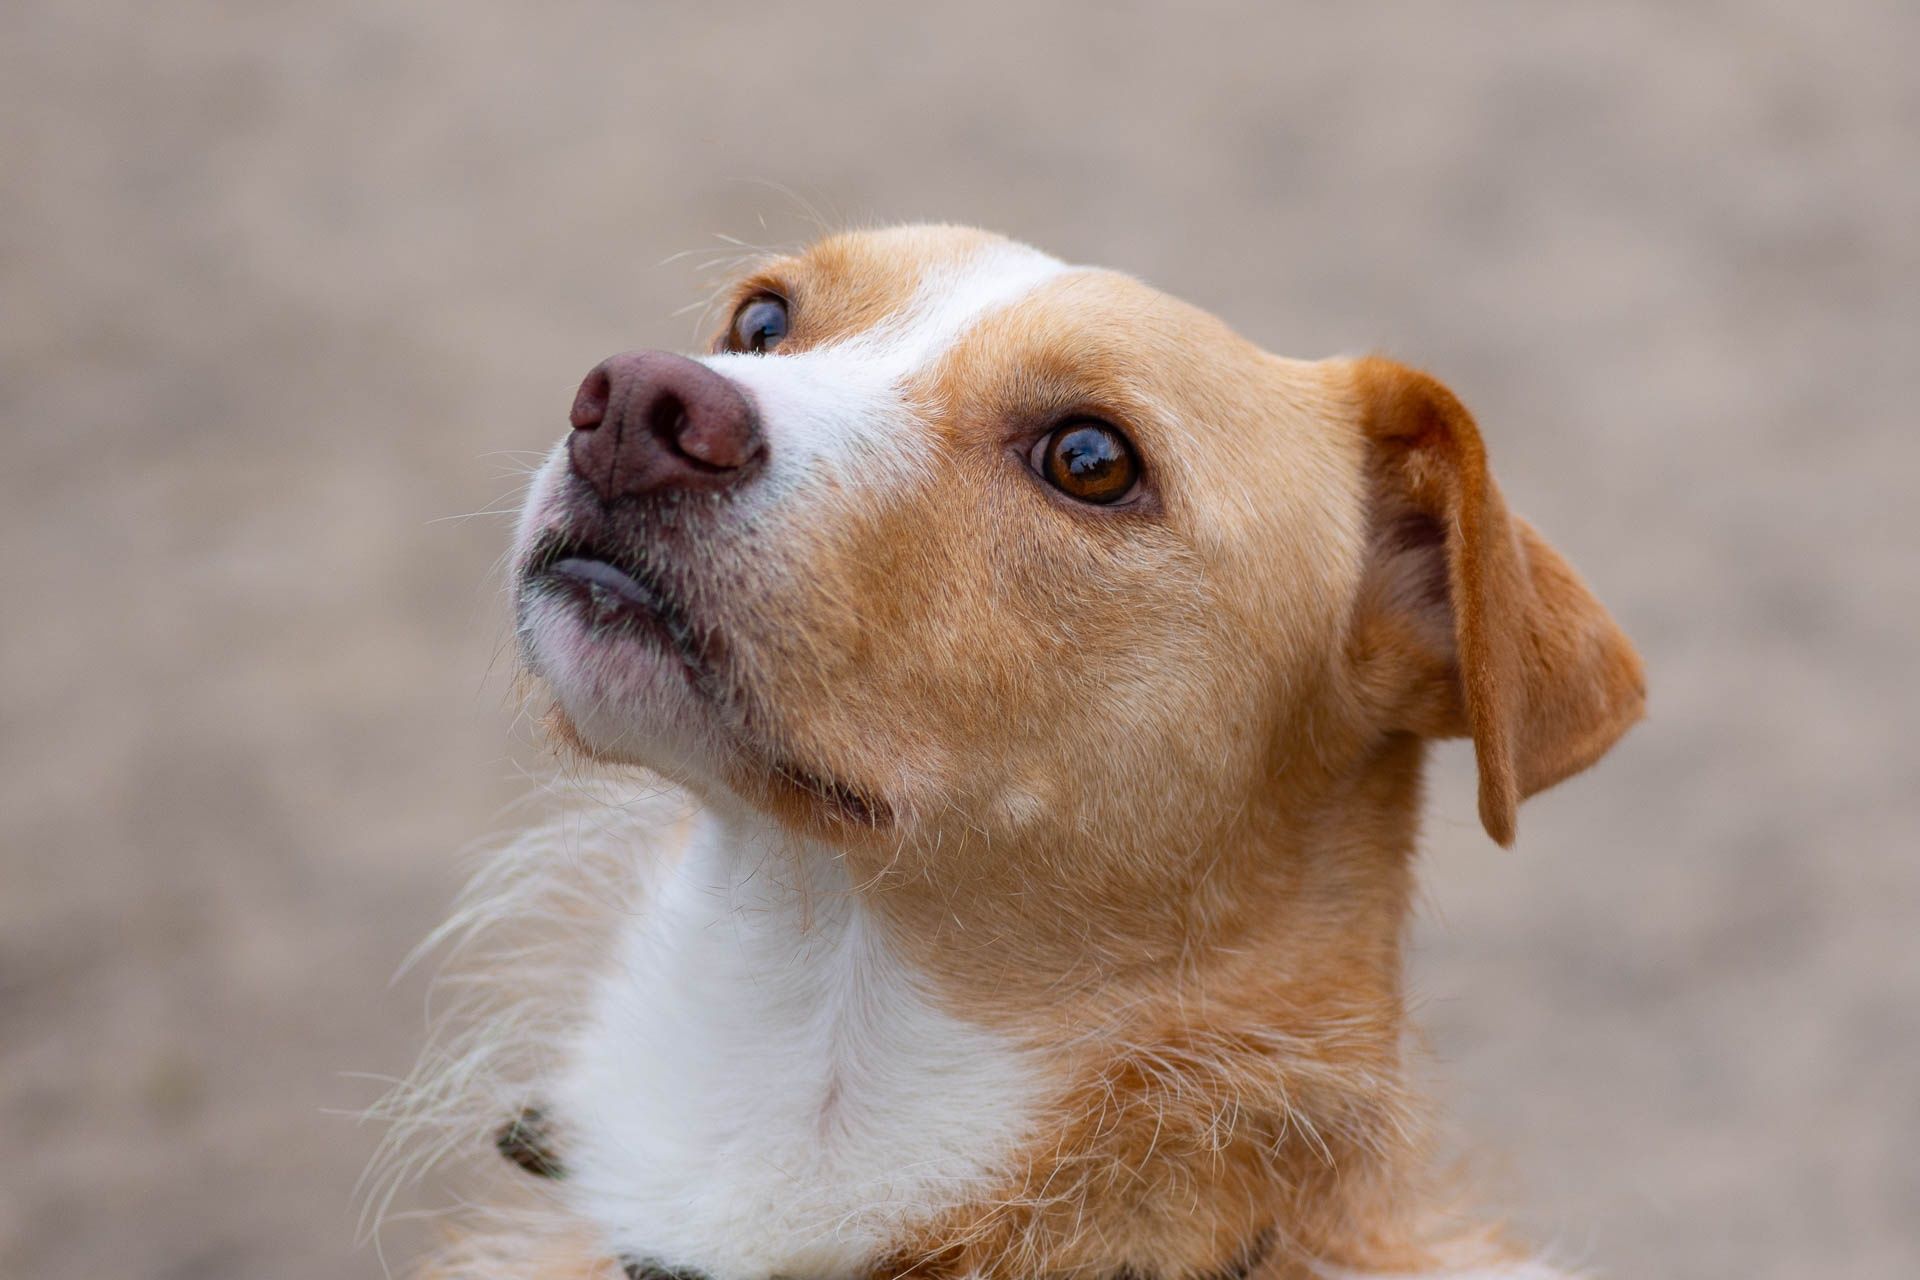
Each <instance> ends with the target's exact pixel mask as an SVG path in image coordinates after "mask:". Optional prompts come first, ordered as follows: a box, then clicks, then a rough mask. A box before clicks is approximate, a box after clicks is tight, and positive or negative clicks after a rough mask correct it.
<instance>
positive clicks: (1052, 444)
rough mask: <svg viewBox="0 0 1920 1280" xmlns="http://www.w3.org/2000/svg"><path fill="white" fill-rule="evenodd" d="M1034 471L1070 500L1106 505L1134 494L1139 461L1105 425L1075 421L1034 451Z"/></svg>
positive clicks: (1115, 432) (1126, 444)
mask: <svg viewBox="0 0 1920 1280" xmlns="http://www.w3.org/2000/svg"><path fill="white" fill-rule="evenodd" d="M1034 469H1035V470H1037V471H1039V473H1040V474H1041V475H1042V476H1045V477H1046V480H1047V483H1048V484H1050V485H1052V486H1053V487H1054V488H1056V489H1058V490H1059V491H1060V492H1062V493H1064V494H1066V495H1067V496H1068V497H1070V498H1078V499H1079V500H1080V501H1082V502H1093V503H1098V504H1100V505H1102V506H1105V505H1107V504H1109V503H1114V502H1118V501H1120V499H1122V498H1124V497H1126V496H1127V495H1128V494H1130V493H1132V492H1133V487H1134V485H1135V484H1136V483H1137V482H1138V481H1139V479H1140V462H1139V460H1138V459H1137V458H1135V457H1134V456H1133V446H1131V445H1129V444H1128V443H1127V438H1126V437H1125V436H1123V435H1121V434H1120V433H1119V432H1118V431H1116V430H1115V429H1114V428H1112V427H1110V426H1108V425H1107V424H1106V423H1104V422H1099V421H1096V420H1094V419H1092V418H1075V419H1073V420H1072V421H1069V422H1064V423H1062V424H1061V425H1059V426H1057V427H1055V428H1054V429H1053V432H1052V434H1050V435H1048V436H1047V437H1046V438H1045V439H1043V440H1042V441H1040V443H1039V444H1038V445H1037V446H1035V448H1034Z"/></svg>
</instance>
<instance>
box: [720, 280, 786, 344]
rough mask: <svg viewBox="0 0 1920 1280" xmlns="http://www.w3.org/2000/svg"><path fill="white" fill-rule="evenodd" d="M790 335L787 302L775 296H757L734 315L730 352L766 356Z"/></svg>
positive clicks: (729, 341)
mask: <svg viewBox="0 0 1920 1280" xmlns="http://www.w3.org/2000/svg"><path fill="white" fill-rule="evenodd" d="M786 336H787V300H786V299H785V298H778V297H775V296H774V295H773V294H771V293H762V294H756V295H755V296H753V297H751V298H748V299H747V300H746V301H745V302H743V303H741V304H740V309H739V310H738V311H736V312H734V313H733V328H732V329H731V330H729V331H728V333H727V350H729V351H752V352H755V353H765V352H768V351H771V350H773V349H774V348H775V347H777V346H779V345H780V339H782V338H784V337H786Z"/></svg>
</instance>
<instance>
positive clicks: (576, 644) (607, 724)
mask: <svg viewBox="0 0 1920 1280" xmlns="http://www.w3.org/2000/svg"><path fill="white" fill-rule="evenodd" d="M518 594H519V596H520V602H519V613H520V648H521V654H522V657H523V659H524V660H525V662H526V665H527V668H528V670H529V671H530V672H531V673H532V674H533V675H534V676H535V677H536V678H538V680H539V681H540V682H541V684H543V685H544V686H545V687H546V690H547V691H548V693H549V694H550V695H551V696H552V699H553V706H554V710H555V712H556V713H557V719H556V722H555V727H556V729H557V731H558V732H557V736H558V737H559V738H560V740H561V741H563V742H564V743H565V744H566V745H567V746H568V747H570V748H572V749H573V750H575V751H577V752H578V753H580V754H582V755H584V756H587V757H589V758H591V759H594V760H597V761H600V762H603V763H606V764H618V765H634V766H639V767H643V768H648V769H653V770H655V771H657V772H660V773H663V774H667V775H669V776H671V777H674V778H676V779H679V780H686V781H693V780H694V779H695V778H696V777H697V776H698V774H699V773H700V772H702V770H701V769H700V766H701V764H702V763H703V762H704V761H707V760H710V759H712V758H713V756H714V755H715V754H716V752H717V750H718V743H717V742H716V741H715V740H716V738H717V736H718V734H719V730H720V726H719V725H718V723H717V721H716V709H715V707H714V705H713V700H712V698H711V697H710V696H709V694H708V692H707V690H706V688H705V685H706V684H707V683H708V675H707V673H706V672H705V671H703V670H701V669H700V668H699V667H698V666H696V665H695V664H694V663H693V662H692V661H690V659H689V656H688V654H687V653H686V651H685V646H684V645H683V644H676V643H675V638H674V635H673V631H672V628H673V623H672V620H670V619H668V618H663V617H662V616H660V614H659V613H657V612H656V611H654V610H653V609H651V608H650V607H649V606H648V603H647V601H646V599H645V597H644V595H642V594H640V593H638V592H636V591H634V590H633V589H632V588H631V586H630V580H629V582H622V581H621V579H620V577H618V576H616V575H615V574H614V573H611V572H606V571H604V567H603V566H597V565H595V564H592V563H586V562H583V563H581V564H577V565H576V564H563V565H562V568H561V571H560V572H558V573H552V572H543V573H542V574H540V575H539V576H535V577H530V578H529V579H526V580H523V581H522V582H521V583H520V584H519V590H518Z"/></svg>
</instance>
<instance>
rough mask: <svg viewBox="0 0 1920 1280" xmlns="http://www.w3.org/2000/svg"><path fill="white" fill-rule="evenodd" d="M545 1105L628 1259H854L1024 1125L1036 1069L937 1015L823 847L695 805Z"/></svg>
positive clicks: (575, 1174) (968, 1177) (609, 1236)
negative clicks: (675, 853)
mask: <svg viewBox="0 0 1920 1280" xmlns="http://www.w3.org/2000/svg"><path fill="white" fill-rule="evenodd" d="M618 956H619V958H618V962H617V964H616V966H615V967H614V969H613V970H612V972H611V973H610V974H609V975H608V976H607V977H605V978H604V979H603V980H602V981H601V983H600V986H599V989H598V991H597V993H596V995H595V997H594V1000H593V1002H592V1006H591V1013H590V1015H589V1018H588V1021H587V1023H586V1026H585V1028H584V1030H583V1031H582V1032H581V1033H580V1034H579V1035H578V1037H577V1039H576V1041H575V1043H574V1044H573V1046H572V1051H571V1054H570V1062H569V1065H568V1067H567V1069H566V1071H565V1073H564V1075H563V1077H562V1078H561V1080H560V1081H559V1083H558V1085H557V1087H556V1089H555V1092H554V1096H553V1099H552V1107H553V1113H554V1116H555V1119H556V1121H557V1123H558V1131H559V1133H560V1135H561V1137H560V1142H561V1144H562V1147H563V1149H564V1151H565V1159H566V1163H567V1168H568V1176H567V1179H566V1181H565V1182H564V1183H563V1184H562V1188H561V1190H562V1194H563V1195H564V1196H565V1197H566V1198H567V1200H568V1202H569V1203H570V1204H571V1205H572V1206H573V1207H574V1208H575V1209H576V1210H578V1211H579V1212H581V1213H583V1214H584V1215H586V1216H587V1217H588V1218H589V1219H591V1220H592V1221H594V1222H595V1223H597V1224H598V1225H599V1226H600V1228H601V1230H602V1231H603V1233H604V1235H605V1237H606V1240H607V1242H608V1244H609V1245H610V1246H611V1247H612V1248H613V1249H615V1250H617V1251H619V1252H621V1253H623V1254H625V1255H628V1256H630V1257H634V1258H648V1259H654V1260H657V1261H660V1262H663V1263H666V1264H668V1265H671V1266H690V1267H697V1268H699V1269H700V1270H703V1271H705V1272H707V1273H708V1274H710V1275H714V1276H722V1277H727V1280H749V1278H754V1277H768V1276H773V1275H780V1276H790V1277H815V1276H817V1277H823V1278H824V1277H834V1278H835V1280H843V1278H844V1277H845V1276H847V1275H852V1274H857V1273H859V1272H861V1271H862V1270H863V1268H864V1266H866V1265H868V1264H871V1263H872V1262H873V1261H874V1260H875V1254H876V1252H877V1251H878V1250H880V1249H881V1248H882V1247H884V1245H885V1243H886V1242H887V1241H888V1240H889V1239H890V1238H895V1237H896V1236H897V1233H898V1231H899V1230H900V1228H902V1227H903V1226H905V1225H908V1224H911V1223H912V1222H914V1221H916V1220H918V1219H919V1218H921V1217H923V1216H924V1215H926V1214H928V1213H929V1212H930V1211H932V1210H935V1209H938V1208H939V1207H941V1206H943V1205H945V1204H949V1203H951V1202H953V1201H955V1200H957V1199H960V1198H963V1197H964V1196H965V1195H967V1193H969V1192H975V1193H977V1192H978V1191H979V1190H980V1189H981V1187H982V1185H983V1181H984V1180H987V1179H990V1178H991V1177H992V1175H993V1174H994V1173H995V1172H996V1170H997V1168H998V1166H999V1165H1000V1164H1001V1163H1002V1162H1003V1161H1004V1160H1005V1159H1006V1158H1007V1157H1008V1156H1009V1155H1010V1154H1011V1152H1012V1151H1013V1149H1014V1147H1015V1146H1016V1145H1017V1144H1018V1143H1019V1142H1020V1141H1021V1140H1022V1139H1023V1138H1025V1137H1027V1136H1029V1134H1030V1132H1031V1130H1032V1128H1033V1125H1034V1119H1035V1112H1036V1108H1037V1105H1038V1102H1039V1100H1040V1096H1041V1092H1042V1088H1041V1085H1042V1081H1041V1077H1040V1075H1039V1072H1038V1069H1037V1068H1036V1067H1035V1066H1034V1065H1033V1064H1032V1063H1031V1062H1030V1061H1029V1060H1027V1058H1026V1057H1025V1056H1024V1055H1023V1054H1022V1053H1021V1052H1020V1051H1019V1050H1018V1049H1016V1048H1015V1047H1014V1046H1013V1045H1011V1044H1009V1043H1007V1042H1006V1041H1004V1040H1002V1039H1001V1038H1000V1037H998V1036H996V1035H994V1034H991V1033H989V1032H987V1031H985V1030H983V1029H981V1028H979V1027H976V1026H972V1025H969V1024H967V1023H965V1022H963V1021H960V1020H959V1019H957V1018H955V1017H953V1016H951V1015H950V1014H948V1013H946V1012H943V1011H942V1010H940V1009H939V1008H938V1007H936V1005H935V1004H934V1002H933V1001H932V1000H931V998H930V997H929V995H928V993H927V992H926V991H925V990H924V988H923V987H922V984H921V983H920V982H919V981H918V980H917V978H916V976H915V974H914V973H913V972H912V971H911V970H910V969H908V968H907V967H906V966H905V965H904V964H903V963H902V962H901V960H900V959H899V957H898V956H897V955H896V954H895V953H894V952H893V950H892V949H890V948H889V946H888V945H887V943H886V941H885V940H884V939H883V938H882V937H881V936H879V934H878V932H877V931H876V928H875V925H874V922H873V919H872V917H871V915H870V913H869V912H868V911H867V910H866V908H865V907H864V906H863V905H862V904H861V902H860V901H859V899H858V898H857V896H856V895H855V894H854V892H853V891H852V888H851V886H850V885H849V884H848V882H847V878H846V875H845V872H844V870H843V868H842V866H841V863H840V862H839V860H838V858H837V857H836V856H835V855H834V854H833V853H832V852H831V851H830V850H828V849H826V848H824V847H821V846H817V845H808V846H806V847H804V848H796V847H794V845H793V842H792V839H791V837H784V836H781V835H779V834H777V833H776V832H775V831H774V830H773V829H772V828H771V827H770V826H768V825H766V824H765V823H764V822H763V821H762V820H759V819H755V818H748V817H741V816H734V817H729V818H724V819H723V818H721V817H719V816H716V815H715V814H714V813H713V812H712V811H708V812H705V813H702V814H701V815H699V816H698V817H697V818H696V819H695V825H694V828H693V830H692V832H691V835H690V838H689V842H688V845H687V849H686V852H685V854H684V856H683V857H682V859H681V860H680V861H679V863H678V864H677V865H675V866H673V867H671V868H669V869H667V870H666V871H665V872H664V873H663V874H662V875H661V877H660V879H659V880H658V882H657V883H656V884H655V885H654V887H653V892H652V893H651V895H650V897H649V900H648V901H646V902H645V903H644V905H643V906H642V907H641V908H640V909H639V911H638V912H637V913H636V914H635V915H634V916H633V918H632V919H631V920H630V921H629V922H628V924H627V925H626V926H625V929H624V936H623V938H622V940H621V943H620V946H619V951H618Z"/></svg>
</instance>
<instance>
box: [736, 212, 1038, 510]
mask: <svg viewBox="0 0 1920 1280" xmlns="http://www.w3.org/2000/svg"><path fill="white" fill-rule="evenodd" d="M1073 269H1074V268H1072V267H1069V266H1068V265H1067V264H1065V263H1063V262H1061V261H1059V260H1058V259H1057V258H1053V257H1050V256H1048V255H1047V254H1044V253H1041V252H1040V251H1039V250H1038V249H1032V248H1029V247H1027V246H1026V245H1022V244H1014V243H1011V242H1002V243H997V244H992V245H989V246H987V247H985V248H983V249H981V250H979V251H978V252H976V253H974V254H972V255H971V256H969V257H967V258H966V259H964V260H963V261H961V262H958V263H954V264H943V265H939V266H935V267H932V268H930V269H928V270H926V271H925V272H924V274H923V275H922V276H921V279H920V281H919V284H918V286H917V287H916V288H915V290H914V293H913V297H912V299H911V301H909V302H908V303H907V305H906V306H904V307H902V308H901V309H900V310H898V311H896V312H893V313H892V314H890V315H888V316H887V317H886V318H885V319H884V320H882V321H881V322H880V323H879V324H877V325H875V326H873V327H872V328H870V329H866V330H863V331H862V332H860V333H857V334H853V335H851V336H849V337H846V338H842V339H840V340H838V341H836V342H832V343H829V344H826V345H823V346H819V347H815V348H814V349H812V350H810V351H803V352H800V353H798V354H796V355H786V356H783V355H779V354H777V353H776V354H773V355H765V356H761V355H737V354H728V355H714V356H707V357H705V358H704V361H703V363H705V364H706V365H707V367H709V368H711V369H713V370H715V371H716V372H719V373H721V374H724V375H725V376H727V377H728V378H731V379H733V381H734V382H735V383H737V384H739V386H740V387H742V388H743V389H744V390H746V392H747V393H748V395H749V396H750V397H751V398H752V399H753V401H754V403H755V406H756V408H757V409H758V410H759V414H760V425H761V430H762V431H764V432H765V433H766V436H767V443H768V446H769V456H770V458H771V465H770V467H769V473H768V476H767V481H768V487H769V488H771V489H772V490H774V491H775V492H778V491H780V490H784V489H787V488H790V487H792V486H794V485H797V484H804V483H805V482H806V481H807V480H808V479H810V478H814V477H819V476H832V477H833V478H835V479H838V480H841V481H843V482H845V481H851V480H854V479H856V478H857V479H858V480H859V482H860V483H862V484H868V483H874V482H878V481H880V480H882V479H883V478H887V477H893V476H903V475H907V474H911V471H912V469H913V462H914V453H913V451H911V450H906V449H902V448H901V447H900V446H901V445H902V444H904V443H905V442H906V441H907V440H908V439H909V438H910V437H911V434H912V433H913V432H914V431H915V430H916V429H918V428H919V426H920V423H921V419H920V417H919V416H918V415H916V414H915V413H914V411H913V408H914V407H913V405H912V404H911V403H910V402H909V401H908V399H907V397H906V394H905V392H904V390H903V387H904V385H905V384H906V382H907V381H908V380H909V379H911V378H912V377H913V376H914V375H915V374H917V373H919V372H921V371H922V370H924V369H927V368H929V367H931V366H932V365H934V364H935V363H937V362H938V361H939V360H940V359H941V358H942V357H943V356H944V355H946V353H947V352H948V351H950V350H952V348H953V347H954V345H955V344H956V343H958V342H959V341H960V340H961V339H963V338H964V337H965V336H966V335H967V333H968V332H969V331H971V330H972V329H973V328H974V327H975V326H977V325H978V324H979V323H980V322H981V321H982V320H985V319H986V318H987V317H989V316H991V315H993V314H995V313H997V312H1000V311H1004V310H1005V309H1006V308H1008V307H1010V306H1012V305H1014V304H1015V303H1017V302H1019V301H1020V300H1021V299H1022V298H1025V297H1027V296H1028V295H1029V294H1031V293H1033V292H1034V290H1036V289H1038V288H1039V287H1040V286H1041V285H1043V284H1045V283H1046V282H1048V281H1049V280H1052V279H1054V278H1055V277H1057V276H1060V275H1062V274H1064V273H1066V272H1069V271H1072V270H1073Z"/></svg>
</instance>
